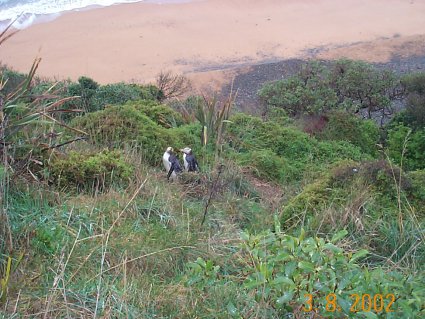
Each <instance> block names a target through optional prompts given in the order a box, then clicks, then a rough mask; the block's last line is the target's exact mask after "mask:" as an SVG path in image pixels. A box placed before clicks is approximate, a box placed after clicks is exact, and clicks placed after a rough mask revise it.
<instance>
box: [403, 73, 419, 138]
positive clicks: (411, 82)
mask: <svg viewBox="0 0 425 319" xmlns="http://www.w3.org/2000/svg"><path fill="white" fill-rule="evenodd" d="M402 83H403V84H404V86H405V87H406V91H407V101H406V110H405V111H404V112H402V113H403V116H402V118H401V122H402V123H403V124H405V125H406V126H409V127H411V128H412V129H414V130H416V129H419V130H420V129H422V128H424V127H425V72H420V73H412V74H408V75H406V76H404V77H403V78H402ZM399 122H400V121H399Z"/></svg>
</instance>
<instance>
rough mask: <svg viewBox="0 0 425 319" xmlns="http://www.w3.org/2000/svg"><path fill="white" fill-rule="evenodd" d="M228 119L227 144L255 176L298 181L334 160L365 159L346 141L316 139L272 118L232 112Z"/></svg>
mask: <svg viewBox="0 0 425 319" xmlns="http://www.w3.org/2000/svg"><path fill="white" fill-rule="evenodd" d="M230 120H231V122H232V125H229V127H228V133H227V136H226V139H227V140H228V145H229V147H231V148H232V149H233V150H234V151H235V152H236V158H238V159H239V162H240V163H241V164H243V165H246V166H248V167H251V168H252V167H254V168H255V169H257V171H255V174H257V176H261V177H267V176H269V177H271V176H273V178H272V179H274V180H280V181H283V180H285V181H291V180H300V179H302V178H303V177H304V176H305V174H306V173H311V172H320V171H321V170H322V169H324V168H325V167H326V166H327V165H329V164H331V163H333V162H336V161H338V160H343V159H353V160H360V159H362V158H367V155H365V154H364V153H363V154H362V152H361V150H360V149H359V148H357V147H355V146H353V145H351V144H349V143H347V142H341V141H323V142H320V141H317V140H316V139H315V138H312V137H310V136H309V135H308V134H306V133H303V132H302V131H300V130H298V129H296V128H293V127H283V126H282V125H281V124H279V123H276V122H275V121H262V120H261V119H260V118H258V117H252V116H249V115H244V114H236V115H234V116H233V117H232V118H231V119H230ZM253 159H255V160H253ZM269 170H271V171H269ZM265 174H266V175H267V176H266V175H265Z"/></svg>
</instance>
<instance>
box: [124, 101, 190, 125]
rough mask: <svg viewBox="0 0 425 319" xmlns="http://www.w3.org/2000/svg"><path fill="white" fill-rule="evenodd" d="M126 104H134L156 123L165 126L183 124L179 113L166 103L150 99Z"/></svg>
mask: <svg viewBox="0 0 425 319" xmlns="http://www.w3.org/2000/svg"><path fill="white" fill-rule="evenodd" d="M126 104H127V105H131V106H134V107H135V108H136V109H137V110H138V111H140V112H142V113H143V114H145V115H146V116H147V117H149V118H150V119H151V120H152V121H154V122H155V123H156V124H158V125H161V126H163V127H165V128H171V127H177V126H180V125H182V124H183V117H182V116H181V114H180V113H178V112H176V111H174V110H173V109H172V108H170V107H169V106H168V105H164V104H158V102H155V101H150V100H140V101H131V102H127V103H126Z"/></svg>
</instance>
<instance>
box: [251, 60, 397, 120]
mask: <svg viewBox="0 0 425 319" xmlns="http://www.w3.org/2000/svg"><path fill="white" fill-rule="evenodd" d="M398 85H399V82H398V80H397V77H396V76H395V75H394V73H393V72H391V71H386V70H379V69H376V68H374V67H373V66H372V65H370V64H367V63H365V62H361V61H350V60H340V61H337V62H335V63H333V64H332V65H330V66H329V67H325V66H323V65H320V64H318V63H317V62H314V63H310V64H307V65H305V66H304V67H303V68H302V69H301V70H300V71H299V73H298V74H296V75H294V76H291V77H289V78H288V79H285V80H280V81H276V82H273V83H268V84H266V85H264V86H263V88H262V89H261V90H260V91H259V96H260V98H261V99H262V101H263V103H264V104H265V105H266V108H270V107H271V108H273V107H278V108H283V109H285V110H286V111H287V112H288V114H289V115H291V116H299V115H302V114H318V113H322V112H326V111H329V110H332V109H335V108H339V109H347V110H351V111H352V112H356V113H357V112H359V111H360V110H365V111H366V115H367V117H368V118H369V119H370V118H372V113H373V112H376V111H379V112H381V114H382V115H383V116H386V115H388V114H391V113H392V110H391V109H390V107H391V101H392V100H394V99H397V98H399V97H400V94H401V93H400V92H399V90H398Z"/></svg>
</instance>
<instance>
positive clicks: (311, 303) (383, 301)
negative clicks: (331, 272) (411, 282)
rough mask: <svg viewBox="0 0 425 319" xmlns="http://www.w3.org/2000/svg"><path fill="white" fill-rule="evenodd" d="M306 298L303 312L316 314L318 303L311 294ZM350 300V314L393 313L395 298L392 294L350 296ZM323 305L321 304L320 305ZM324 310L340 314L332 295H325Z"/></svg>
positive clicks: (338, 306) (334, 297)
mask: <svg viewBox="0 0 425 319" xmlns="http://www.w3.org/2000/svg"><path fill="white" fill-rule="evenodd" d="M304 297H305V298H306V301H305V306H304V307H303V311H304V312H317V310H318V309H317V308H315V304H316V303H317V302H318V301H319V303H320V301H323V300H316V299H315V298H314V297H313V295H312V294H305V295H304ZM350 299H351V300H352V302H351V304H350V310H349V311H350V312H360V311H362V312H375V313H382V312H387V313H388V312H394V311H395V310H394V309H393V307H394V302H395V301H396V297H395V295H394V294H386V295H382V294H375V295H370V294H360V295H359V294H351V295H350ZM322 304H323V303H322ZM324 306H325V310H326V311H327V312H340V311H342V307H341V306H340V305H339V304H338V300H337V296H336V294H334V293H330V294H328V295H326V297H325V300H324Z"/></svg>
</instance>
